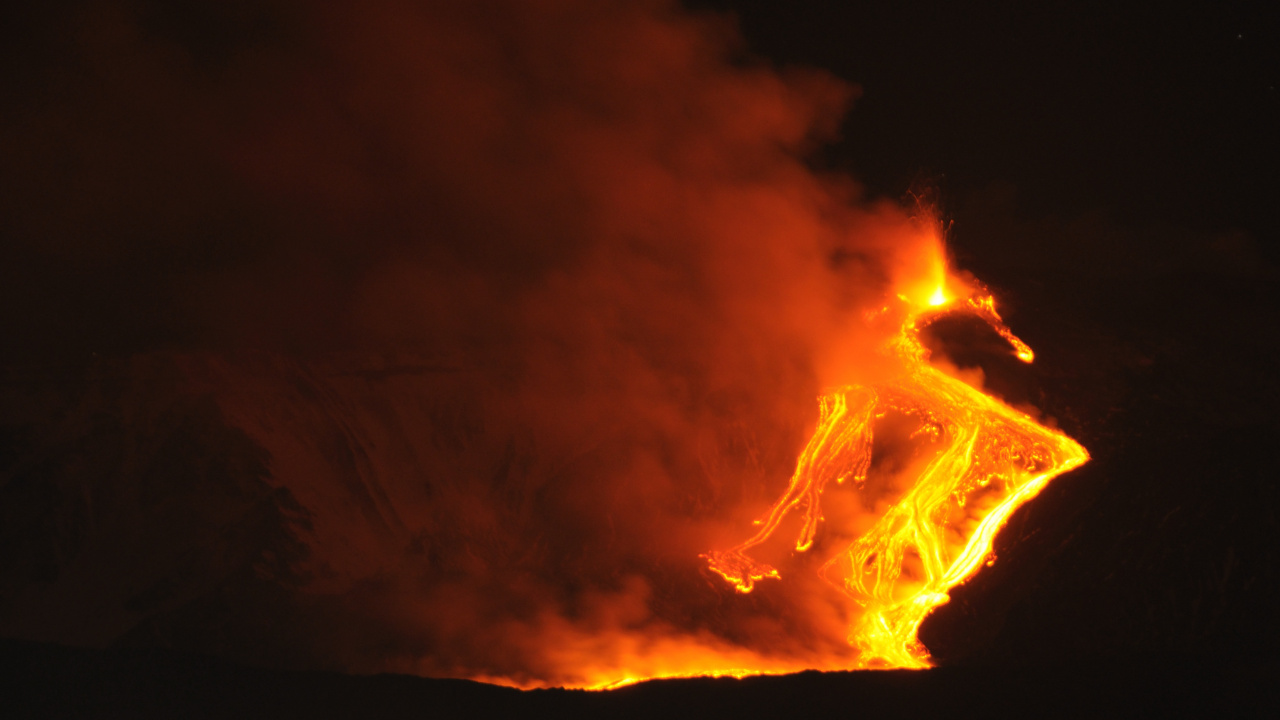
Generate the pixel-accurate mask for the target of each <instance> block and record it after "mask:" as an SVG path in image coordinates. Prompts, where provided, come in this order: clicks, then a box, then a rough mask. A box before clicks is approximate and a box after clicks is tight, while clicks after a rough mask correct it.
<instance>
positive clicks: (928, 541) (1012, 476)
mask: <svg viewBox="0 0 1280 720" xmlns="http://www.w3.org/2000/svg"><path fill="white" fill-rule="evenodd" d="M941 257H942V255H941V251H940V248H939V252H938V258H939V259H938V260H937V261H936V264H937V266H938V267H939V268H941V269H942V271H941V272H940V273H938V275H940V276H941V277H942V278H944V280H942V281H940V282H938V283H937V284H936V285H935V286H934V287H932V288H925V289H924V291H923V292H918V293H916V295H917V297H912V296H911V295H910V294H905V293H904V294H900V295H898V297H897V302H898V303H900V304H899V305H898V306H897V307H896V308H891V307H890V306H886V307H884V308H882V309H881V311H880V313H881V314H884V315H889V314H890V313H891V312H894V311H896V312H897V313H899V314H900V316H901V317H902V318H903V320H902V326H901V331H900V332H899V333H898V334H897V335H896V336H895V338H894V339H893V341H892V342H891V343H890V348H889V349H888V351H889V352H891V353H893V354H894V355H895V356H897V358H898V359H899V360H900V361H901V367H902V370H901V372H899V373H898V374H897V375H896V376H894V377H893V378H891V379H890V380H888V381H886V382H883V383H879V384H876V385H873V386H846V387H842V388H839V389H836V390H832V391H830V392H828V393H826V394H825V395H823V396H822V397H821V398H820V400H819V403H820V418H819V422H818V426H817V429H816V430H815V431H814V433H813V436H812V437H811V438H810V440H809V442H808V444H807V446H806V447H805V448H804V450H803V452H802V453H801V455H800V458H799V460H798V462H797V464H796V470H795V474H794V475H793V476H792V478H791V482H790V485H789V486H788V488H787V490H786V492H785V493H784V494H783V495H782V497H781V498H780V499H779V500H778V501H777V502H776V503H775V504H774V505H773V507H772V508H771V509H770V511H769V513H768V515H767V516H766V517H765V518H763V519H761V520H758V521H756V524H757V525H758V527H759V529H758V530H757V531H756V532H755V534H753V535H752V536H751V537H750V538H748V539H747V540H746V541H744V542H742V543H741V544H739V545H737V546H736V547H733V548H731V549H729V550H724V551H718V552H711V553H708V554H706V555H704V556H703V557H705V558H706V560H707V563H708V565H709V566H710V568H711V569H712V570H713V571H715V572H716V573H718V574H719V575H720V576H722V577H723V578H724V579H725V580H727V581H728V582H729V583H731V584H732V585H733V586H734V587H736V588H737V590H738V591H739V592H741V593H749V592H751V591H752V589H753V588H754V586H755V584H756V583H757V582H760V581H762V580H766V579H776V578H779V577H780V573H779V571H778V570H776V569H775V568H773V567H771V566H769V565H767V564H765V563H763V562H759V561H757V560H755V559H753V558H752V557H751V556H750V555H749V554H748V551H749V550H751V549H752V548H753V547H755V546H758V545H760V544H762V543H764V542H765V541H766V540H768V539H769V538H770V537H771V536H773V535H774V533H775V532H777V531H778V529H779V526H780V525H782V523H783V521H784V519H786V517H787V516H788V515H789V514H790V513H791V512H792V511H798V512H800V513H802V522H801V527H800V531H799V537H798V538H797V539H796V543H795V550H796V551H797V552H805V551H808V550H809V549H810V548H811V547H812V546H813V543H814V539H815V536H816V534H817V532H818V529H819V524H820V523H821V522H822V520H823V515H822V505H821V503H822V494H823V491H824V490H825V489H826V488H827V487H828V486H829V485H830V483H831V482H833V481H834V482H835V483H837V484H843V483H852V484H853V485H854V487H855V488H860V487H862V485H863V484H864V483H865V482H866V479H867V474H868V469H869V468H870V467H871V465H872V460H873V457H872V455H873V453H872V447H873V439H874V433H875V432H876V428H877V421H878V420H880V419H882V418H884V417H885V416H886V414H888V413H896V414H900V415H902V416H906V417H908V418H910V419H911V421H912V422H913V423H914V425H915V427H916V430H915V432H914V434H913V435H912V438H913V440H915V441H916V442H917V443H918V446H919V447H920V450H919V451H918V453H917V454H918V455H919V456H920V457H921V459H920V461H919V462H918V463H916V464H914V465H913V466H912V468H913V469H912V470H911V472H912V473H914V477H913V478H911V479H910V480H909V482H908V483H907V487H906V489H905V492H904V494H903V495H902V496H901V498H900V499H899V500H898V501H897V502H896V504H894V505H892V506H891V507H890V508H889V509H888V510H887V511H886V512H885V513H884V514H883V515H882V516H881V517H880V518H879V520H878V521H876V522H875V524H874V525H873V526H872V527H871V528H870V529H869V530H868V531H866V532H865V534H863V535H861V537H858V538H857V539H856V540H855V541H854V542H853V543H851V544H850V545H848V547H846V548H845V549H844V550H843V551H841V552H839V553H837V554H836V555H835V556H834V557H833V558H832V559H830V560H829V561H827V562H826V563H825V564H824V565H823V566H822V569H821V574H822V576H823V577H824V579H826V580H827V581H828V582H830V583H831V584H833V585H835V586H836V587H838V588H839V589H840V590H842V591H843V592H844V593H846V594H847V595H848V596H850V597H851V598H852V599H853V601H855V602H857V603H858V604H860V605H861V606H862V607H863V610H862V612H861V614H860V615H858V616H857V617H856V619H855V620H853V622H852V625H851V627H850V628H849V642H850V643H851V644H852V645H853V646H855V647H856V648H857V649H858V659H857V663H856V667H860V668H926V667H929V666H930V659H929V655H928V652H927V651H926V649H925V648H924V646H923V645H921V643H920V642H919V640H918V639H917V637H916V632H917V630H918V629H919V627H920V624H921V622H923V621H924V618H925V617H926V616H927V615H928V614H929V612H930V611H932V610H933V608H935V607H938V606H939V605H941V604H943V603H945V602H947V600H948V599H949V597H948V595H947V591H948V590H949V589H950V588H952V587H954V586H956V585H957V584H959V583H962V582H964V581H965V580H966V579H968V578H969V577H970V576H972V575H973V574H974V573H975V572H976V571H977V570H978V568H979V567H980V566H981V565H982V564H983V562H984V561H986V560H987V558H988V557H989V556H990V554H991V547H992V541H993V539H994V537H995V535H996V532H997V531H998V530H999V529H1000V527H1001V526H1002V525H1003V524H1004V522H1005V520H1006V519H1007V518H1008V517H1009V515H1010V514H1011V513H1012V512H1013V511H1014V510H1015V509H1017V508H1018V507H1019V506H1020V505H1022V504H1023V503H1025V502H1026V501H1028V500H1030V499H1031V498H1033V497H1035V495H1036V494H1037V493H1039V492H1040V490H1041V489H1042V488H1043V487H1044V486H1045V485H1046V484H1047V483H1048V482H1049V481H1050V480H1052V479H1053V478H1054V477H1056V476H1057V475H1060V474H1062V473H1064V472H1066V471H1068V470H1071V469H1072V468H1075V467H1078V466H1079V465H1082V464H1084V463H1085V462H1086V461H1087V460H1088V459H1089V454H1088V452H1087V451H1086V450H1085V449H1084V448H1083V447H1081V446H1080V445H1079V444H1078V443H1076V442H1075V441H1074V440H1072V439H1071V438H1069V437H1067V436H1066V435H1065V434H1063V433H1061V432H1059V431H1057V430H1055V429H1053V428H1049V427H1045V426H1043V425H1041V424H1040V423H1038V422H1036V421H1035V420H1034V419H1032V418H1031V417H1030V416H1029V415H1027V414H1026V413H1023V412H1020V411H1018V410H1015V409H1014V408H1012V407H1010V406H1008V405H1006V404H1005V403H1003V402H1001V401H1000V400H997V399H996V398H994V397H991V396H989V395H986V394H984V393H982V392H980V391H979V390H978V389H976V388H974V387H972V386H970V385H969V384H967V383H965V382H963V381H961V380H959V379H956V378H954V377H952V376H950V375H948V374H946V373H944V372H943V371H942V370H940V369H938V368H936V367H934V366H933V365H931V364H930V363H929V353H928V351H927V350H926V349H925V347H924V345H923V344H922V343H921V340H920V331H921V330H922V329H923V328H924V327H926V326H927V325H928V324H930V323H931V322H933V321H934V320H936V319H938V318H940V317H942V316H947V315H958V314H964V315H969V316H973V317H976V318H979V319H981V320H983V321H985V322H986V323H988V324H989V325H990V326H991V327H992V328H993V329H994V330H995V331H996V332H998V333H999V334H1000V335H1001V336H1002V337H1004V338H1005V339H1006V340H1007V341H1008V342H1009V343H1010V345H1011V346H1012V348H1013V350H1014V352H1015V354H1016V355H1017V357H1018V358H1019V359H1020V360H1022V361H1023V362H1031V361H1032V359H1033V357H1034V356H1033V354H1032V351H1031V348H1029V347H1028V346H1027V345H1026V344H1025V343H1023V342H1022V341H1021V340H1019V339H1018V338H1017V337H1016V336H1014V335H1013V333H1012V332H1011V331H1010V330H1009V329H1008V327H1006V326H1005V324H1004V322H1003V321H1002V320H1001V318H1000V315H999V314H998V313H997V312H996V309H995V302H994V300H993V298H992V296H991V295H990V293H988V292H987V291H986V290H985V289H983V288H981V287H979V286H974V285H973V284H970V283H965V282H963V281H961V280H958V279H955V278H950V279H947V278H948V275H947V273H946V272H945V266H944V265H943V264H942V260H941Z"/></svg>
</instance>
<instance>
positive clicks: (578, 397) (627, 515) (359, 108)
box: [0, 0, 928, 684]
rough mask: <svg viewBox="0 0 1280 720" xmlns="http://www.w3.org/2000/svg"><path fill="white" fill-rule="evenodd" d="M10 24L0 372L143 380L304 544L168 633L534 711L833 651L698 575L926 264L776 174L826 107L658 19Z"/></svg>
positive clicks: (860, 364)
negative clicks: (619, 680)
mask: <svg viewBox="0 0 1280 720" xmlns="http://www.w3.org/2000/svg"><path fill="white" fill-rule="evenodd" d="M15 12H16V11H15ZM21 14H22V17H21V18H19V20H20V22H18V27H20V28H21V30H20V31H19V32H20V34H21V38H20V39H18V38H15V43H14V44H13V45H12V47H14V48H16V49H14V50H12V51H11V53H10V56H9V57H7V58H6V59H5V62H6V63H9V64H10V66H11V67H10V68H9V75H10V76H12V77H14V78H17V79H18V82H17V83H16V86H15V87H16V90H15V91H14V92H13V93H6V95H7V96H8V99H7V100H6V101H5V107H4V117H3V121H2V124H0V154H3V157H5V158H6V162H5V163H4V167H3V169H0V176H2V177H3V184H4V192H3V193H0V216H2V217H3V228H2V229H0V232H3V234H4V238H5V242H4V249H3V250H0V253H3V258H4V259H3V263H2V265H3V268H4V270H3V272H4V281H3V282H0V328H3V332H4V335H5V337H6V338H7V340H8V341H7V343H6V348H5V351H4V352H5V355H6V356H7V357H6V359H7V360H9V361H10V362H11V363H17V364H23V363H31V362H39V363H50V362H53V363H54V364H57V363H65V362H70V363H83V362H88V361H89V360H88V359H89V358H92V357H94V356H98V357H109V358H120V359H121V360H120V362H121V363H123V365H121V367H125V368H126V369H125V370H124V371H123V372H125V373H126V374H129V373H132V375H130V377H139V378H143V380H141V381H139V382H143V383H144V384H145V382H147V380H146V379H147V378H153V377H154V376H155V374H156V371H155V370H154V368H156V367H157V366H163V367H169V364H170V363H171V364H173V366H174V367H176V368H177V370H176V371H175V372H176V374H177V375H178V376H180V377H181V378H182V379H181V381H174V382H177V384H178V385H180V386H181V387H182V388H184V389H183V390H182V392H183V393H188V394H195V395H200V396H202V397H211V398H213V399H214V400H215V404H216V407H217V409H216V411H212V410H210V411H208V412H209V413H212V414H213V415H216V417H217V418H219V419H217V420H216V422H217V423H225V424H227V425H229V426H231V427H233V428H235V430H234V432H232V435H235V437H242V436H243V437H244V438H248V439H250V440H251V441H252V443H254V444H256V445H258V446H260V447H261V448H263V449H264V450H265V452H266V453H267V454H268V455H269V461H264V462H265V463H266V464H265V467H266V468H267V470H264V471H263V472H264V473H265V474H264V477H265V478H266V479H265V480H264V482H265V483H266V484H267V485H268V486H270V487H271V488H275V489H277V490H280V489H283V490H287V491H288V494H289V496H290V497H291V498H292V500H291V501H290V504H288V505H287V507H288V508H293V510H290V511H289V512H286V513H285V514H284V515H283V516H282V517H295V516H296V517H295V520H296V522H293V523H292V524H289V523H285V525H286V526H287V527H289V528H291V530H290V532H292V533H293V535H294V536H295V539H296V541H297V543H298V544H299V545H300V546H302V547H304V548H305V551H300V552H299V554H298V556H297V557H296V558H293V559H292V560H291V561H290V562H291V563H292V564H291V565H290V568H289V573H291V575H290V577H291V578H292V580H291V581H290V582H291V583H292V584H290V585H289V586H288V587H289V589H288V592H287V597H286V599H284V600H279V599H278V598H277V599H273V600H271V601H270V602H268V601H266V600H262V599H261V598H258V599H256V600H252V601H251V600H241V601H236V602H239V603H240V604H236V603H235V602H230V601H227V602H228V603H230V604H228V605H226V606H227V607H230V608H231V610H229V611H228V612H229V613H230V615H231V619H230V620H227V621H225V622H226V624H229V626H233V627H234V628H239V629H238V630H235V631H234V632H233V631H227V632H226V633H223V634H222V635H221V636H220V637H222V638H223V639H221V640H217V641H216V642H215V641H214V640H210V639H208V637H206V636H204V635H200V633H199V632H197V631H196V630H192V629H190V628H193V627H196V626H197V625H198V624H199V623H200V622H206V623H207V622H211V621H210V620H208V617H207V615H205V616H199V617H203V618H204V619H203V620H194V619H191V618H195V617H197V616H198V615H199V614H198V613H196V611H195V610H192V609H191V608H192V607H195V605H193V604H191V603H187V604H185V605H184V604H182V603H178V602H177V601H175V602H174V603H172V604H170V605H167V606H165V609H164V613H161V615H163V616H164V618H168V619H167V620H155V618H150V619H148V622H151V623H152V625H155V623H157V622H161V623H162V624H163V622H168V623H169V624H170V626H171V627H170V630H169V634H168V636H167V637H170V638H177V639H176V640H171V642H173V643H175V644H184V643H185V644H186V645H188V646H191V647H194V648H195V649H205V650H209V649H212V650H214V651H218V652H226V653H229V654H233V655H238V656H241V657H245V656H248V657H256V658H258V659H260V660H261V659H262V658H268V659H269V658H283V659H282V660H280V662H284V663H287V664H296V665H312V666H324V667H336V668H340V669H347V670H360V671H371V670H387V669H390V670H401V671H412V672H421V673H425V674H439V675H466V676H470V677H487V678H494V679H501V680H504V681H507V682H516V683H533V684H536V683H565V682H568V683H581V682H591V681H595V680H597V679H599V678H600V677H606V676H609V674H610V673H614V674H617V673H618V672H623V673H641V672H679V671H681V670H682V669H687V668H692V667H695V666H696V665H697V663H698V662H699V658H700V657H703V656H715V657H718V658H720V660H719V662H720V664H721V665H725V666H727V667H734V666H735V665H734V664H733V663H735V662H740V663H741V664H739V665H736V666H737V667H749V666H753V665H764V666H768V667H777V668H779V669H788V668H798V667H803V666H805V665H806V663H808V665H810V666H812V664H813V660H812V658H813V657H817V656H819V655H822V654H824V653H825V654H826V656H827V657H834V656H837V655H839V653H841V652H848V650H847V647H844V646H843V634H842V633H843V627H844V623H845V620H846V619H845V617H844V612H845V610H843V609H842V607H843V606H842V604H841V602H840V601H838V600H837V599H836V597H835V595H834V594H833V591H831V590H830V589H829V588H827V589H823V588H821V587H818V585H819V583H818V581H817V580H816V579H815V580H814V581H813V583H812V585H805V584H804V582H800V581H797V583H795V584H791V585H788V586H786V587H782V586H771V587H769V588H763V589H761V590H760V591H758V592H757V593H755V594H753V595H752V596H749V597H741V596H735V595H734V594H733V593H732V592H731V591H730V589H729V588H727V587H725V586H723V584H722V583H717V582H715V581H714V580H713V579H712V578H711V577H709V575H708V574H707V572H706V571H705V570H704V569H703V568H702V567H701V566H700V561H699V560H698V557H697V556H698V554H699V553H700V552H704V551H706V550H708V549H710V548H712V547H716V546H717V544H719V545H720V546H723V545H725V544H726V543H727V542H728V543H729V544H731V542H730V541H732V540H736V539H737V537H736V536H737V535H739V534H740V533H741V528H743V527H745V526H746V525H744V523H746V522H747V521H749V520H750V518H751V517H753V516H754V515H756V514H758V513H759V512H760V511H762V510H763V509H764V508H765V507H767V503H768V502H770V501H771V500H772V499H773V496H774V495H775V494H776V493H777V491H778V489H779V488H780V487H782V486H784V485H785V479H786V477H787V476H788V475H789V474H790V472H791V470H792V468H793V465H794V462H795V457H796V451H797V449H798V448H799V447H800V446H801V445H802V444H803V440H804V437H805V431H806V430H807V429H808V428H811V427H812V425H813V423H814V422H815V421H816V407H815V404H814V398H815V397H816V396H817V395H818V394H819V392H820V391H821V390H822V389H823V388H824V387H828V386H831V385H834V384H837V383H843V382H849V381H853V380H859V379H861V380H865V379H866V377H867V376H868V374H869V373H873V372H875V366H876V364H877V363H879V362H883V360H881V359H878V356H877V355H876V354H875V352H874V349H875V347H876V346H877V344H878V343H879V341H880V339H881V338H879V337H877V336H875V335H874V334H873V333H871V331H869V330H868V329H867V326H866V324H865V323H863V322H862V317H863V315H864V313H865V312H866V311H867V310H868V309H872V308H875V307H878V306H879V305H878V303H879V302H880V301H881V299H882V297H883V294H884V292H885V289H886V287H887V283H888V281H889V280H890V278H891V277H893V276H894V275H895V274H896V273H901V272H906V271H908V270H909V269H910V265H911V263H912V262H913V257H914V253H915V251H916V250H917V248H918V247H919V245H920V244H921V243H922V242H924V238H925V237H926V236H927V235H928V232H927V228H921V227H920V226H919V225H918V224H917V223H916V221H915V220H913V219H912V218H911V217H909V216H908V215H907V214H906V213H904V212H903V211H902V210H900V209H898V208H897V207H896V206H893V205H890V204H876V203H871V202H868V201H867V200H865V199H864V198H863V197H862V196H861V194H860V190H859V188H858V186H857V184H856V183H855V182H854V181H852V180H850V179H849V178H847V177H842V176H836V175H829V174H823V173H819V172H815V171H814V170H813V169H812V168H811V167H810V166H809V165H807V164H806V156H807V153H809V152H810V151H812V150H813V149H814V148H816V147H817V146H819V145H820V144H821V143H824V142H829V141H832V140H834V139H835V138H836V132H837V129H838V127H839V123H840V119H841V117H842V114H843V113H844V112H845V111H846V110H848V108H849V106H850V103H851V102H852V100H853V99H854V98H855V96H856V89H855V88H853V87H852V86H850V85H848V84H846V83H844V82H842V81H841V80H839V79H837V78H835V77H832V76H830V75H828V74H825V73H822V72H820V71H815V70H808V69H796V68H783V69H779V68H776V67H773V66H771V65H770V64H769V63H767V62H765V61H763V60H761V59H759V58H756V57H753V56H752V55H750V53H749V52H748V51H747V49H746V48H744V47H743V44H742V41H741V40H740V38H739V37H738V35H737V32H736V30H735V26H734V24H733V21H732V19H731V18H726V17H723V16H719V15H713V14H706V13H695V12H691V11H688V10H685V9H683V8H681V7H679V6H677V5H676V4H674V3H673V2H668V1H667V0H610V1H608V2H601V1H599V0H539V1H537V2H528V1H525V0H479V1H476V2H465V3H458V2H443V1H442V2H435V1H429V0H428V1H419V2H413V1H411V0H369V1H366V2H359V3H343V2H291V1H289V0H276V1H273V2H248V1H239V0H237V1H234V2H213V1H212V0H209V1H207V2H191V3H184V4H174V3H165V2H148V1H144V0H138V1H134V2H81V3H71V4H62V5H51V6H40V7H36V8H33V9H29V10H27V11H23V12H22V13H21ZM130 358H132V359H130ZM159 358H176V359H173V360H161V359H159ZM202 412H204V411H202ZM202 417H203V416H202ZM209 422H215V421H214V420H210V421H209ZM228 432H231V431H228ZM202 437H205V436H202ZM218 437H222V435H218ZM210 442H213V441H212V440H211V441H210ZM219 442H221V441H219ZM236 442H237V443H239V442H240V440H237V441H236ZM237 447H239V446H238V445H237ZM255 457H256V456H255ZM255 467H256V466H255ZM121 472H122V473H127V471H125V470H122V471H121ZM95 482H97V481H95ZM101 482H107V481H105V480H104V481H101ZM111 482H123V481H122V480H120V479H119V478H116V479H115V480H112V481H111ZM165 482H168V481H165ZM272 497H275V496H272ZM282 507H284V506H282ZM289 513H293V514H292V515H290V514H289ZM281 522H284V521H281ZM101 526H102V523H99V524H98V525H97V526H95V527H101ZM119 562H128V561H127V560H119ZM228 572H230V571H228ZM259 575H260V576H261V575H262V573H259ZM800 575H801V574H800V573H797V577H799V576H800ZM272 577H274V576H272ZM33 592H34V591H33ZM68 592H70V591H68ZM103 592H105V591H103ZM121 592H124V591H121ZM193 592H195V591H193ZM282 592H283V591H282ZM32 597H35V596H32ZM255 597H257V596H255ZM272 597H273V598H274V597H275V596H274V595H273V596H272ZM85 602H93V600H92V598H91V599H90V600H86V601H85ZM102 602H104V603H105V602H106V601H105V600H104V601H102ZM183 602H186V601H183ZM193 602H194V601H193ZM273 603H274V604H273ZM263 608H268V609H263ZM270 608H275V610H270ZM280 608H287V611H286V610H282V609H280ZM13 612H17V611H13ZM32 612H35V611H34V610H32ZM270 612H275V613H277V615H275V616H270V619H263V617H267V616H265V615H263V613H270ZM166 613H167V614H166ZM249 616H253V617H252V618H251V619H246V618H248V617H249ZM129 617H131V618H132V619H131V620H129V621H128V622H124V621H122V627H124V628H125V629H127V626H128V625H129V623H140V622H142V618H141V616H140V615H135V616H129ZM20 619H21V618H20V617H18V616H17V615H12V614H11V615H10V618H9V622H8V624H7V625H8V626H16V624H17V623H18V622H19V620H20ZM50 622H51V623H53V622H54V621H50ZM219 622H222V621H219ZM184 623H185V624H184ZM50 626H51V627H52V625H50ZM267 626H270V627H271V629H270V630H263V629H261V628H263V627H267ZM182 628H188V630H183V629H182ZM246 628H249V629H246ZM253 628H258V630H252V629H253ZM60 632H61V631H60ZM112 632H115V631H112ZM112 632H107V631H101V630H95V631H94V632H93V633H88V634H84V635H76V634H74V633H71V632H70V631H67V632H62V634H61V635H60V637H61V638H62V639H65V640H68V641H91V642H107V641H111V640H112V639H113V638H114V637H116V636H117V635H119V634H120V633H117V635H112ZM121 632H123V630H122V631H121ZM236 632H238V633H240V635H239V636H237V635H236V634H235V633H236ZM51 633H52V631H51ZM184 633H185V634H184ZM254 633H257V634H256V635H255V634H254ZM52 634H58V633H52ZM226 637H254V638H256V639H255V640H252V641H249V640H243V641H241V640H226V639H225V638H226ZM86 638H88V639H87V640H86ZM183 638H187V639H186V640H183ZM266 645H270V646H271V648H269V649H263V647H262V646H266ZM282 647H286V648H291V649H287V650H281V649H280V648H282ZM842 647H843V649H842ZM833 654H834V655H833ZM765 656H768V657H767V658H766V659H764V660H762V659H761V658H762V657H765ZM597 669H598V671H597Z"/></svg>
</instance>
